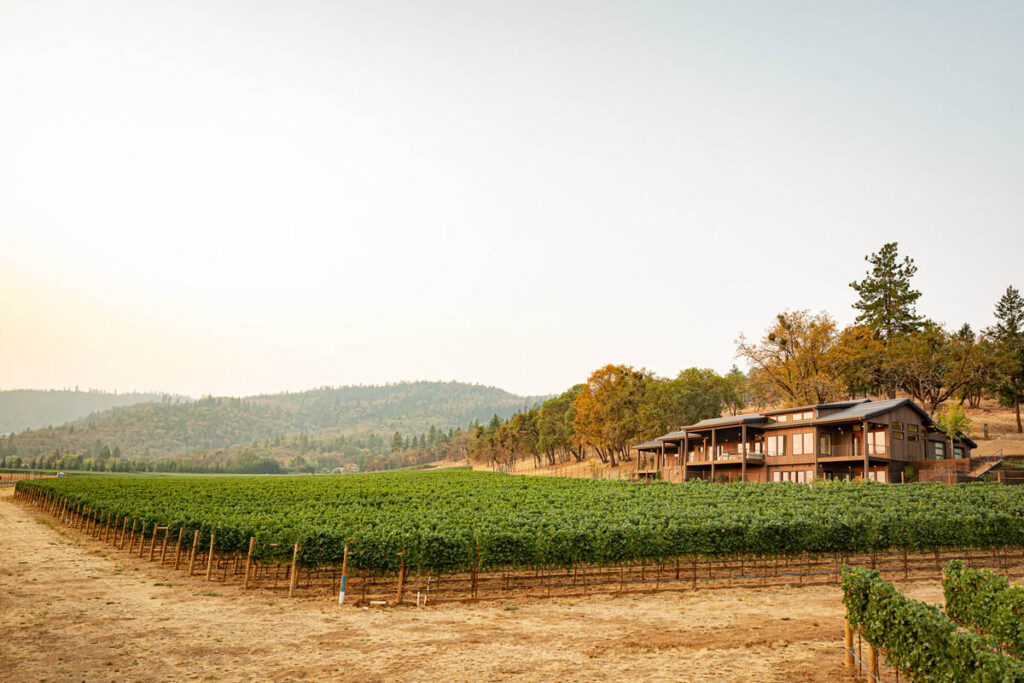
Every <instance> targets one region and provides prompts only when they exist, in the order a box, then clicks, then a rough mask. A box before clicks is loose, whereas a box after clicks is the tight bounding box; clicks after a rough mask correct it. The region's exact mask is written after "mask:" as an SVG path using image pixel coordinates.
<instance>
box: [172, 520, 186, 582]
mask: <svg viewBox="0 0 1024 683" xmlns="http://www.w3.org/2000/svg"><path fill="white" fill-rule="evenodd" d="M184 533H185V527H183V526H180V527H178V542H177V543H175V544H174V571H178V562H180V561H181V536H182V534H184Z"/></svg>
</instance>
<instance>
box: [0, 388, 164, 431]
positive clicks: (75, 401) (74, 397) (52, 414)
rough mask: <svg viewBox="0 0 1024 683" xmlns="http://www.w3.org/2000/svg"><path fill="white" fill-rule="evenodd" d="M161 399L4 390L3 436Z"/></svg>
mask: <svg viewBox="0 0 1024 683" xmlns="http://www.w3.org/2000/svg"><path fill="white" fill-rule="evenodd" d="M160 399H161V395H160V394H138V393H131V394H110V393H107V392H105V391H70V390H67V391H65V390H57V391H36V390H34V389H16V390H13V391H0V434H6V433H8V432H21V431H24V430H26V429H36V428H38V427H49V426H51V425H61V424H64V423H65V422H71V421H72V420H77V419H79V418H82V417H85V416H86V415H89V414H90V413H96V412H99V411H101V410H108V409H110V408H114V407H116V406H130V405H134V404H136V403H149V402H151V401H159V400H160Z"/></svg>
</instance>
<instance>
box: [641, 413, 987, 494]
mask: <svg viewBox="0 0 1024 683" xmlns="http://www.w3.org/2000/svg"><path fill="white" fill-rule="evenodd" d="M636 448H637V451H638V453H641V454H643V455H645V456H653V457H655V458H656V459H657V463H658V464H659V465H660V466H676V467H681V469H682V478H683V479H684V480H687V479H706V480H712V481H718V480H721V479H727V480H729V481H761V482H771V481H794V482H809V481H813V480H815V479H854V478H860V479H868V480H872V481H881V482H889V481H900V476H901V473H902V472H903V470H904V468H905V467H906V465H908V464H913V463H916V462H920V461H924V460H936V459H940V460H941V459H952V458H969V457H970V452H971V450H972V449H974V448H977V444H975V443H974V442H973V441H972V440H971V439H970V438H968V437H967V436H965V435H963V434H958V435H956V438H955V439H954V440H953V443H952V448H951V447H950V442H949V439H948V438H947V436H946V435H945V434H944V433H942V432H941V431H940V430H939V429H938V427H937V426H936V424H935V422H934V421H933V420H932V419H931V418H930V417H929V416H928V413H926V412H925V411H924V410H922V409H921V408H919V407H918V406H917V405H915V404H914V402H913V401H911V400H910V399H906V398H901V399H893V400H887V401H872V400H870V399H858V400H854V401H837V402H835V403H821V404H817V405H811V406H802V407H798V408H786V409H782V410H772V411H766V412H764V413H757V414H751V415H735V416H731V417H717V418H712V419H709V420H702V421H700V422H698V423H696V424H693V425H690V426H688V427H684V428H682V429H681V430H679V431H676V432H672V433H670V434H666V435H664V436H661V437H658V438H657V439H655V440H654V441H651V442H647V443H645V444H641V445H640V446H638V447H636Z"/></svg>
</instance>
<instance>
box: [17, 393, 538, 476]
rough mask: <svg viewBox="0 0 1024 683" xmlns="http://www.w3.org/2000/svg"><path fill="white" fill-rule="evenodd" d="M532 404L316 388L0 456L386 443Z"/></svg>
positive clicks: (157, 405)
mask: <svg viewBox="0 0 1024 683" xmlns="http://www.w3.org/2000/svg"><path fill="white" fill-rule="evenodd" d="M537 400H539V397H523V396H516V395H515V394H511V393H509V392H507V391H504V390H502V389H497V388H494V387H484V386H479V385H473V384H464V383H460V382H406V383H399V384H389V385H384V386H348V387H324V388H320V389H314V390H311V391H305V392H299V393H283V394H269V395H263V396H250V397H246V398H213V397H206V398H202V399H200V400H197V401H187V402H186V401H172V400H163V401H161V402H152V403H141V404H137V405H132V406H127V407H115V408H111V409H109V410H105V411H102V412H96V413H93V414H91V415H89V416H88V417H85V418H83V419H79V420H76V421H73V422H70V423H68V424H65V425H62V426H59V427H50V428H45V429H36V430H32V431H28V432H24V433H20V434H13V435H11V436H9V437H7V438H6V439H3V440H2V441H0V452H2V453H3V454H5V455H17V456H20V457H21V458H35V457H38V456H43V455H48V454H50V453H53V452H54V451H55V450H60V451H61V452H62V453H78V454H83V455H98V454H99V453H100V452H101V450H102V449H103V447H104V446H105V447H107V448H108V449H109V450H110V451H114V450H115V447H116V449H117V452H118V453H119V454H120V456H121V457H125V458H143V457H156V456H168V455H176V454H181V453H189V452H194V451H199V450H211V449H221V448H226V447H228V446H231V445H235V444H245V443H250V442H253V441H257V440H266V439H269V438H273V437H277V436H286V435H289V434H298V433H310V434H312V433H315V432H319V431H323V430H331V431H332V432H333V433H335V434H349V435H368V434H383V435H390V434H393V433H394V432H396V431H397V432H401V433H403V434H411V433H419V432H423V431H426V430H427V429H429V428H430V426H431V425H436V426H437V427H439V428H442V429H449V428H453V427H461V426H465V425H466V424H467V423H468V422H470V421H471V420H473V419H477V420H481V421H486V420H489V419H490V418H491V416H492V415H495V414H497V415H499V416H501V417H507V416H508V415H511V414H512V413H514V412H515V411H516V410H518V409H520V408H523V407H525V406H528V405H531V404H532V403H534V402H535V401H537Z"/></svg>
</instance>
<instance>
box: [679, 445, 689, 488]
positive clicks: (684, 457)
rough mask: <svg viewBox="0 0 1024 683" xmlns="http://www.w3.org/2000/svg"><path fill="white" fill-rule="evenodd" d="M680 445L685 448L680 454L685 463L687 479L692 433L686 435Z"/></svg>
mask: <svg viewBox="0 0 1024 683" xmlns="http://www.w3.org/2000/svg"><path fill="white" fill-rule="evenodd" d="M679 445H680V446H682V448H683V452H682V453H680V454H679V461H680V462H682V463H683V481H686V459H687V458H689V457H690V435H689V434H687V435H686V436H684V437H683V442H682V443H681V444H679Z"/></svg>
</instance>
